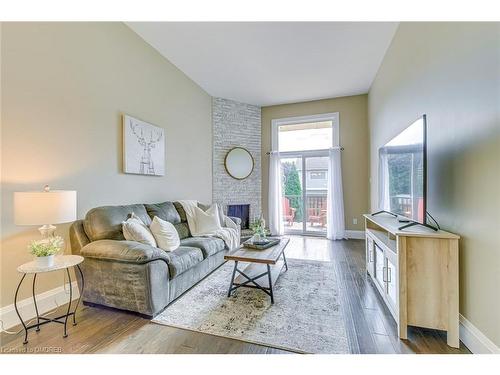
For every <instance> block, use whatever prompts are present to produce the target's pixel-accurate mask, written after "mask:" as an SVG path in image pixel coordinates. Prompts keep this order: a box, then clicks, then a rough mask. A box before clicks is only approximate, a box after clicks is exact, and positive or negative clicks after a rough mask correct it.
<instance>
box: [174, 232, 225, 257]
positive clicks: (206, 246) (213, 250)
mask: <svg viewBox="0 0 500 375" xmlns="http://www.w3.org/2000/svg"><path fill="white" fill-rule="evenodd" d="M181 246H190V247H197V248H199V249H201V251H202V252H203V256H204V257H205V258H208V257H209V256H211V255H214V254H217V253H218V252H219V251H222V250H224V249H225V247H226V245H225V244H224V241H222V240H221V239H220V238H217V237H189V238H185V239H183V240H182V241H181Z"/></svg>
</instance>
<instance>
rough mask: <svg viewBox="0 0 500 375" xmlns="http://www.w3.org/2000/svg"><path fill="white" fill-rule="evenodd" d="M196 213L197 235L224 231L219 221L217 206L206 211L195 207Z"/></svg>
mask: <svg viewBox="0 0 500 375" xmlns="http://www.w3.org/2000/svg"><path fill="white" fill-rule="evenodd" d="M195 213H196V232H197V233H200V234H202V233H206V234H208V233H214V232H215V231H217V230H219V229H222V227H221V225H220V219H219V210H218V209H217V206H216V205H212V206H210V208H209V209H208V210H206V211H203V210H202V209H200V208H198V207H195Z"/></svg>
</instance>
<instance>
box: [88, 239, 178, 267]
mask: <svg viewBox="0 0 500 375" xmlns="http://www.w3.org/2000/svg"><path fill="white" fill-rule="evenodd" d="M80 254H81V255H82V256H84V257H86V258H94V259H101V260H112V261H118V262H127V263H136V264H142V263H149V262H151V261H153V260H162V261H164V262H165V263H167V264H168V255H167V254H166V253H165V251H163V250H161V249H158V248H157V247H153V246H149V245H145V244H142V243H139V242H135V241H116V240H98V241H94V242H91V243H89V244H87V245H85V246H84V247H83V248H82V249H81V251H80Z"/></svg>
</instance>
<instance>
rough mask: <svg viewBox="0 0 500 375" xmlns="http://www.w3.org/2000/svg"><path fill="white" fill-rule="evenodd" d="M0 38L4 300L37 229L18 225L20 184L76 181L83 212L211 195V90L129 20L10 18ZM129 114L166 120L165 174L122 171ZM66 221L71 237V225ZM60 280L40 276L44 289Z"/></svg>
mask: <svg viewBox="0 0 500 375" xmlns="http://www.w3.org/2000/svg"><path fill="white" fill-rule="evenodd" d="M1 38H2V45H1V49H2V51H1V52H2V60H1V63H2V67H1V69H2V71H1V74H2V82H1V89H2V103H1V104H2V114H1V118H2V143H1V147H2V150H1V151H2V153H1V157H2V175H1V177H2V249H1V260H2V265H1V284H2V285H1V289H0V290H1V296H0V297H1V298H0V301H1V306H5V305H8V304H11V303H12V302H13V295H14V288H15V285H16V284H17V281H18V280H19V276H18V274H17V273H16V267H17V266H18V265H20V264H21V263H24V262H26V261H29V260H31V255H29V254H28V252H27V250H26V246H27V244H28V243H29V241H30V240H31V239H34V238H38V237H39V233H38V232H37V230H36V228H32V227H16V226H15V225H14V223H13V212H12V195H13V192H14V191H23V190H32V189H41V187H42V186H43V185H44V184H46V183H48V184H50V185H51V186H52V187H53V188H58V189H71V190H77V192H78V217H79V218H82V217H83V216H84V215H85V213H86V212H87V211H88V210H89V209H90V208H92V207H95V206H99V205H108V204H110V205H114V204H128V203H136V202H140V203H142V202H160V201H165V200H173V199H179V198H191V199H198V200H200V201H204V202H210V201H211V199H212V188H211V186H212V163H211V160H212V126H211V98H210V96H209V95H208V94H207V93H206V92H204V91H203V90H202V89H201V88H200V87H199V86H197V85H196V84H195V83H194V82H192V81H191V80H190V79H188V78H187V77H186V76H185V75H184V74H183V73H182V72H180V71H179V70H178V69H177V68H176V67H175V66H173V65H172V64H171V63H170V62H168V61H167V60H166V59H165V58H164V57H162V56H161V55H160V54H159V53H158V52H156V51H155V50H154V49H153V48H152V47H150V46H149V45H148V44H146V43H145V42H144V41H143V40H142V39H141V38H140V37H139V36H137V35H136V34H135V33H134V32H133V31H131V30H130V29H129V28H128V27H127V26H125V25H123V24H121V23H4V24H3V30H2V34H1ZM122 113H127V114H130V115H132V116H135V117H138V118H140V119H143V120H145V121H148V122H151V123H153V124H156V125H158V126H161V127H163V128H165V134H166V139H167V144H166V149H167V152H166V153H167V159H166V174H165V176H164V177H151V176H138V175H128V174H124V173H122V132H121V115H122ZM200 182H201V183H200ZM58 229H59V233H60V234H62V235H64V236H65V237H67V230H68V225H60V226H59V227H58ZM66 251H67V252H69V249H67V250H66ZM62 280H63V275H62V274H60V273H57V272H56V273H52V274H47V275H42V276H41V277H40V278H39V281H40V283H39V289H38V291H39V292H43V291H44V290H47V289H51V288H55V287H57V286H60V285H61V282H62ZM27 284H28V283H27ZM27 284H26V285H27ZM28 292H29V291H28V287H27V288H26V289H25V290H23V291H22V295H21V298H23V297H25V296H26V295H27V294H28Z"/></svg>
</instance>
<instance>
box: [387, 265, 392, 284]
mask: <svg viewBox="0 0 500 375" xmlns="http://www.w3.org/2000/svg"><path fill="white" fill-rule="evenodd" d="M386 272H387V282H388V283H390V282H392V277H391V267H387V271H386Z"/></svg>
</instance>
